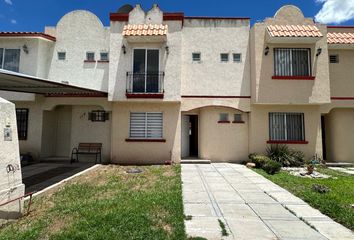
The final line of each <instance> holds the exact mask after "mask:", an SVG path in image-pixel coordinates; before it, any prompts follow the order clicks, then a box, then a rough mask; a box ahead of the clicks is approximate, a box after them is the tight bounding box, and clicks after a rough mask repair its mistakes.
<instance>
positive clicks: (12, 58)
mask: <svg viewBox="0 0 354 240" xmlns="http://www.w3.org/2000/svg"><path fill="white" fill-rule="evenodd" d="M20 53H21V50H20V49H6V48H0V68H2V69H5V70H9V71H13V72H19V71H20Z"/></svg>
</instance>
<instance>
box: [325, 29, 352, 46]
mask: <svg viewBox="0 0 354 240" xmlns="http://www.w3.org/2000/svg"><path fill="white" fill-rule="evenodd" d="M327 42H328V44H354V33H335V32H332V33H327Z"/></svg>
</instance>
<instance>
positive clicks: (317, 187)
mask: <svg viewBox="0 0 354 240" xmlns="http://www.w3.org/2000/svg"><path fill="white" fill-rule="evenodd" d="M312 190H314V191H316V192H318V193H328V192H329V191H331V189H330V188H329V187H327V186H325V185H320V184H313V185H312Z"/></svg>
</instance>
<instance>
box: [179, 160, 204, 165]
mask: <svg viewBox="0 0 354 240" xmlns="http://www.w3.org/2000/svg"><path fill="white" fill-rule="evenodd" d="M210 163H211V161H210V160H206V159H182V160H181V164H210Z"/></svg>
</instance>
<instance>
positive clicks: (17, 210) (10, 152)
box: [0, 98, 25, 225]
mask: <svg viewBox="0 0 354 240" xmlns="http://www.w3.org/2000/svg"><path fill="white" fill-rule="evenodd" d="M0 113H1V114H0V146H1V147H0V179H1V181H0V199H1V203H3V202H6V201H9V200H12V199H15V198H17V197H21V196H23V194H24V190H25V186H24V185H23V184H22V174H21V164H20V155H19V147H18V138H17V126H16V114H15V106H14V104H12V103H10V102H8V101H6V100H4V99H2V98H0ZM5 128H10V129H11V131H12V140H11V141H5V139H4V131H5V130H4V129H5ZM10 164H11V165H12V166H13V167H14V171H11V172H8V171H7V166H8V165H10ZM22 206H23V201H15V202H14V203H12V204H9V205H6V206H3V207H0V225H1V224H3V223H4V222H5V221H6V220H8V219H14V218H17V217H19V216H20V214H21V210H22Z"/></svg>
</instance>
